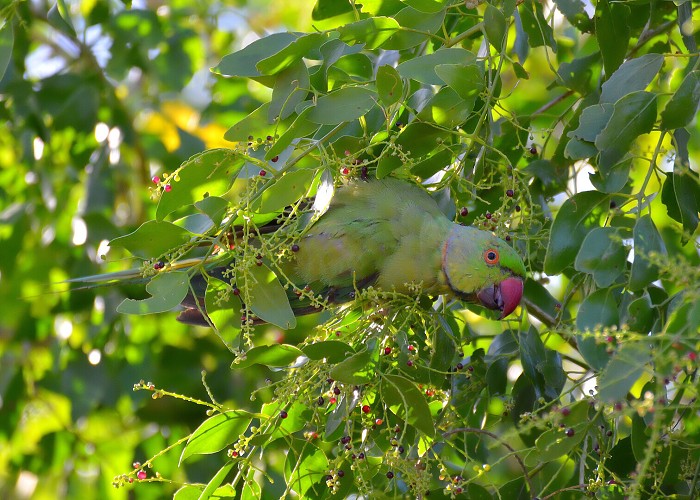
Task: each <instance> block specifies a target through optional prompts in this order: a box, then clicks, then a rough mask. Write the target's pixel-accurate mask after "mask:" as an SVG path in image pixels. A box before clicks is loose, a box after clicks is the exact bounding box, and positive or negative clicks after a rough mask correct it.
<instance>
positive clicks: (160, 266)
mask: <svg viewBox="0 0 700 500" xmlns="http://www.w3.org/2000/svg"><path fill="white" fill-rule="evenodd" d="M164 267H165V263H164V262H163V261H162V260H159V261H158V262H156V263H155V264H153V269H155V270H159V269H163V268H164Z"/></svg>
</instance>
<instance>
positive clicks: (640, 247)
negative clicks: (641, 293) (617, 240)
mask: <svg viewBox="0 0 700 500" xmlns="http://www.w3.org/2000/svg"><path fill="white" fill-rule="evenodd" d="M633 237H634V261H633V262H632V271H631V272H630V280H629V288H630V290H632V291H637V290H641V289H642V288H644V287H646V286H647V285H649V284H650V283H651V282H652V281H655V280H657V279H658V277H659V269H658V267H657V266H655V265H654V264H652V262H651V261H650V260H649V255H650V254H651V253H652V252H653V253H656V254H659V255H666V247H665V245H664V241H663V239H661V235H660V234H659V231H658V230H657V229H656V226H655V225H654V221H653V220H652V219H651V216H650V215H644V216H642V217H640V218H639V219H638V220H637V222H636V224H635V225H634V232H633Z"/></svg>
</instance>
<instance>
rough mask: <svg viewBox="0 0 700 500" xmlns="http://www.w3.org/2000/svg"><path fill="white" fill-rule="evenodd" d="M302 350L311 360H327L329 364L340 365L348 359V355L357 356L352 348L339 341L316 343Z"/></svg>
mask: <svg viewBox="0 0 700 500" xmlns="http://www.w3.org/2000/svg"><path fill="white" fill-rule="evenodd" d="M302 350H303V351H304V354H305V355H306V356H307V357H308V358H309V359H315V360H321V359H325V360H326V362H328V363H340V362H341V361H343V360H344V359H346V358H347V357H348V354H350V355H353V354H355V351H354V349H353V348H352V347H351V346H349V345H348V344H346V343H345V342H341V341H339V340H325V341H322V342H314V343H313V344H309V345H307V346H304V347H303V348H302Z"/></svg>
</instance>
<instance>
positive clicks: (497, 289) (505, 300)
mask: <svg viewBox="0 0 700 500" xmlns="http://www.w3.org/2000/svg"><path fill="white" fill-rule="evenodd" d="M476 296H477V298H478V299H479V302H481V305H482V306H484V307H486V308H488V309H498V310H499V311H501V317H500V319H503V318H505V317H506V316H508V315H509V314H510V313H512V312H513V311H515V308H516V307H518V304H520V299H522V298H523V280H521V279H520V278H506V279H504V280H503V281H501V283H499V284H498V285H493V286H489V287H486V288H483V289H482V290H481V291H479V293H477V294H476Z"/></svg>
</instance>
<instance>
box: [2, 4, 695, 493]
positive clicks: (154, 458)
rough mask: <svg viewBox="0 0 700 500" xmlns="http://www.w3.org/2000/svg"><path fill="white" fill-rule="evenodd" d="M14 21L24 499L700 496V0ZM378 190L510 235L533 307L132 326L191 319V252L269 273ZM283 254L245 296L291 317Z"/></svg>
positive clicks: (369, 306)
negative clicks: (411, 196) (295, 226)
mask: <svg viewBox="0 0 700 500" xmlns="http://www.w3.org/2000/svg"><path fill="white" fill-rule="evenodd" d="M2 13H3V19H4V21H3V25H2V27H1V28H0V96H2V106H0V113H1V118H2V120H1V121H0V166H1V167H2V170H0V200H1V201H0V296H1V297H2V300H0V318H2V320H0V495H2V496H3V497H8V498H126V497H133V498H162V497H167V496H171V495H175V497H176V498H177V499H178V500H183V499H188V498H208V497H214V498H223V497H234V496H237V495H238V496H241V497H245V498H253V497H262V498H280V497H282V496H284V495H287V496H301V497H304V498H316V497H321V496H324V495H328V494H329V492H333V493H336V494H337V495H338V497H344V496H346V495H349V494H352V493H360V494H365V495H370V496H371V497H373V498H380V497H382V496H386V497H397V496H402V495H403V496H407V497H416V496H420V495H424V494H426V492H428V491H429V492H430V493H431V494H432V496H431V498H432V497H437V498H442V497H454V496H460V495H461V496H462V497H464V498H505V497H507V498H518V499H519V498H533V497H541V498H542V497H547V498H554V497H555V498H579V497H580V496H581V494H582V492H581V489H584V490H587V492H588V493H589V494H591V495H593V496H596V497H599V498H609V499H612V498H623V497H631V498H661V497H664V496H665V495H677V496H676V497H677V498H694V497H695V496H697V495H698V491H699V490H700V484H699V483H700V481H699V470H700V468H699V467H698V464H699V463H700V449H699V448H698V442H700V436H698V432H699V429H700V427H699V426H698V409H699V408H698V403H697V401H696V397H697V368H698V361H697V352H698V350H699V349H700V333H699V332H700V305H699V304H700V271H699V270H700V258H699V257H698V234H699V233H698V210H699V208H700V185H699V183H698V162H699V161H700V150H699V144H700V125H699V121H698V119H697V110H698V103H699V102H700V77H699V76H698V75H700V62H699V61H700V57H699V55H698V42H700V34H699V33H700V31H699V30H698V29H697V26H700V11H699V9H698V8H697V6H695V5H693V2H691V1H685V2H684V1H677V2H666V1H661V0H641V1H635V2H609V1H608V0H598V1H597V2H595V5H587V4H584V3H583V2H579V1H578V0H555V1H554V2H553V4H551V5H549V4H547V5H544V4H542V3H540V2H534V1H531V0H526V1H523V2H516V1H514V0H503V1H498V0H494V1H489V2H469V1H467V2H461V1H456V0H455V1H451V0H400V1H399V0H390V1H376V0H367V1H365V2H364V3H362V5H360V4H355V3H353V2H345V1H336V0H318V1H317V2H315V3H314V2H310V1H309V2H280V1H277V0H275V1H273V0H269V1H264V2H263V1H256V2H247V3H246V2H244V1H239V2H232V3H231V4H230V5H229V4H226V3H214V4H209V3H206V2H205V3H201V4H193V3H191V2H184V1H176V2H168V3H139V4H136V3H134V4H131V2H123V3H116V2H107V1H101V0H94V1H90V2H70V1H64V0H61V1H58V2H57V3H56V4H44V3H42V2H23V1H15V2H12V3H10V4H8V5H6V6H4V7H2ZM209 68H211V71H210V70H209ZM260 170H265V174H266V175H262V176H261V175H259V173H260ZM362 176H370V177H372V176H376V177H384V176H397V177H402V178H405V179H409V180H410V181H412V182H425V183H427V184H428V185H430V187H431V189H432V190H433V192H434V194H435V196H436V198H437V199H438V200H439V201H440V203H441V206H442V207H443V208H444V209H445V211H446V212H447V213H449V214H450V216H454V217H455V220H458V221H459V222H463V223H466V224H474V225H479V226H482V227H484V228H489V229H491V228H492V230H494V231H496V232H497V233H499V234H500V235H502V236H504V237H505V236H508V237H509V238H510V239H512V241H513V245H514V246H515V247H516V249H517V250H518V251H519V252H520V253H521V255H522V256H523V258H524V260H525V261H526V265H527V267H528V271H529V273H530V278H531V279H529V280H528V282H527V283H526V287H525V304H524V306H525V307H523V308H522V309H521V310H520V315H519V316H518V317H517V318H515V319H511V320H509V321H507V322H503V323H501V322H496V321H492V320H490V319H487V318H486V317H485V316H486V315H485V314H483V311H480V310H479V309H478V308H475V307H470V309H465V306H464V305H463V304H460V303H457V302H449V303H448V302H443V301H438V302H437V303H435V304H434V303H433V302H432V301H431V300H428V299H427V298H423V299H422V300H419V301H415V300H412V299H409V298H406V297H399V296H395V295H390V296H388V297H387V296H380V295H376V294H374V295H373V294H371V293H370V294H364V295H363V297H362V298H361V300H357V301H356V302H353V303H352V305H351V306H350V307H347V308H344V309H342V310H339V309H329V310H328V311H324V312H323V313H321V314H319V315H316V316H310V317H302V318H298V319H297V320H296V321H297V324H296V326H295V327H294V328H291V329H288V330H282V329H280V328H278V327H274V326H255V327H253V325H251V324H248V323H247V322H245V321H244V322H243V324H242V325H241V320H240V314H241V313H240V309H241V307H242V306H241V302H240V299H239V298H237V296H235V297H234V296H227V299H226V301H224V303H222V302H221V301H220V299H221V297H222V296H223V295H226V294H227V291H230V285H229V284H227V283H225V282H223V281H221V280H220V279H210V280H209V281H208V283H205V284H206V285H207V287H206V295H205V303H206V306H207V309H208V311H209V312H210V317H211V320H212V322H213V324H214V326H216V327H217V328H216V331H213V330H208V329H203V328H194V327H190V326H185V325H183V324H180V323H177V322H176V321H175V320H174V315H173V314H171V313H165V314H161V315H126V314H120V312H123V313H134V312H136V313H143V312H152V313H155V312H162V311H167V310H170V309H172V308H173V306H176V305H177V304H178V303H179V302H180V301H181V299H182V296H184V294H186V293H187V290H188V283H187V282H188V280H187V279H186V278H187V277H188V276H189V275H188V273H190V272H191V271H192V270H198V269H203V268H204V267H203V265H202V264H198V266H199V267H194V268H192V267H187V266H182V265H181V263H182V262H183V260H184V259H186V258H189V257H199V258H202V257H203V256H205V255H206V256H207V257H209V258H212V257H211V256H212V254H215V256H214V257H213V258H214V259H218V260H219V261H227V262H228V261H229V260H231V259H232V258H234V257H235V259H236V262H239V261H245V259H248V258H249V257H250V255H249V254H250V251H251V250H250V249H246V248H247V246H246V245H247V244H248V243H249V242H250V241H252V239H254V238H255V235H256V234H257V231H258V230H260V228H263V227H264V226H265V225H266V224H267V223H269V222H270V221H274V220H278V221H280V222H281V223H283V224H286V223H291V222H293V221H295V220H296V212H303V211H304V210H305V208H306V206H305V204H304V200H305V199H306V198H307V196H309V195H313V194H314V193H315V191H316V189H317V188H318V186H319V184H320V185H322V186H323V185H328V184H330V183H334V184H339V183H342V182H343V179H346V178H348V177H350V178H354V177H362ZM154 177H157V179H154ZM288 206H292V207H293V210H292V211H291V212H290V211H289V210H287V211H285V207H288ZM302 220H303V219H302ZM238 226H241V227H242V228H243V229H242V230H241V231H242V234H243V237H242V241H243V243H244V244H243V245H239V246H237V247H236V248H229V245H227V244H226V243H227V240H226V238H227V236H226V235H227V234H228V232H229V230H230V229H231V228H233V227H238ZM251 235H252V236H251ZM276 238H277V239H276ZM110 240H111V241H112V244H111V245H110V246H109V247H108V246H107V243H108V242H109V241H110ZM260 241H261V243H257V245H261V247H255V248H253V249H252V250H253V253H257V252H259V251H260V252H263V253H264V257H265V259H266V262H267V263H268V264H269V266H270V268H269V269H268V267H267V266H262V267H261V268H260V269H259V270H257V271H255V272H256V273H259V276H258V278H259V280H258V283H264V285H246V286H245V287H243V286H242V289H243V290H242V293H243V295H242V297H243V298H244V299H246V298H250V297H251V296H252V297H260V296H263V295H264V296H266V297H267V298H268V299H269V300H267V301H264V303H263V302H260V301H258V303H255V301H253V302H252V303H249V304H248V306H249V307H250V309H247V307H248V306H245V301H244V305H243V307H244V312H243V314H244V315H245V314H250V313H251V312H252V313H255V314H256V315H257V316H259V317H264V318H265V319H267V320H268V321H269V322H271V323H273V324H275V325H278V326H280V327H287V326H293V325H292V323H293V322H294V321H295V320H294V318H293V317H290V315H289V311H288V308H289V303H288V302H287V299H286V295H285V294H284V292H283V290H282V286H283V285H285V284H286V285H289V283H286V282H285V280H284V278H283V276H281V275H280V274H279V269H278V268H276V267H275V265H274V262H275V259H276V258H277V257H279V255H284V254H285V252H286V249H287V248H288V247H289V243H290V242H289V241H286V240H285V239H284V238H282V237H281V236H275V235H274V234H273V235H271V236H261V238H260ZM285 245H286V246H285ZM108 249H109V252H108V253H107V250H108ZM222 249H224V250H223V251H221V250H222ZM105 254H106V255H107V257H106V259H103V255H105ZM632 257H633V258H632ZM250 258H252V257H250ZM256 258H257V257H256ZM261 258H262V257H261ZM131 268H138V269H139V270H140V272H142V273H143V274H144V278H143V279H140V280H127V279H116V280H115V283H113V284H112V286H108V287H103V286H97V285H94V284H93V283H85V284H83V285H81V286H75V285H73V284H69V283H67V282H66V280H68V279H70V278H75V277H79V276H90V275H96V274H99V273H104V272H114V273H119V272H121V271H123V270H125V269H131ZM161 269H162V270H161ZM254 269H255V268H254ZM273 272H277V273H278V276H277V277H275V276H274V274H273ZM127 274H128V273H127ZM114 276H115V277H117V278H118V277H120V276H124V275H123V274H122V275H119V274H115V275H114ZM152 276H157V278H155V279H151V280H150V282H148V280H149V279H150V278H151V277H152ZM146 282H148V283H147V284H146ZM144 284H146V286H144ZM255 286H257V289H256V288H254V287H255ZM380 309H383V310H384V311H390V312H389V313H386V312H385V314H374V312H377V311H379V310H380ZM118 311H119V312H118ZM482 314H483V315H482ZM299 356H303V357H302V358H299ZM299 359H302V360H304V362H303V363H296V364H295V362H296V361H297V360H299ZM204 373H206V376H205V375H204ZM132 388H133V389H134V391H132ZM136 462H138V463H136ZM132 464H133V465H132ZM115 486H117V487H115Z"/></svg>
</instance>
